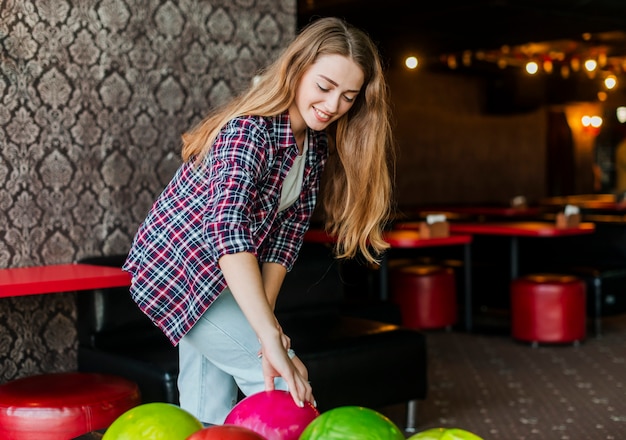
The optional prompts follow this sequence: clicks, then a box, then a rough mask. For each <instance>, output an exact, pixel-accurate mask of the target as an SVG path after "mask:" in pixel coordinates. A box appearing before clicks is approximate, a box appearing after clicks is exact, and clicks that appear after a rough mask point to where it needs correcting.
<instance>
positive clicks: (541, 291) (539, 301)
mask: <svg viewBox="0 0 626 440" xmlns="http://www.w3.org/2000/svg"><path fill="white" fill-rule="evenodd" d="M586 317H587V313H586V285H585V282H584V281H582V280H581V279H579V278H577V277H575V276H572V275H561V274H531V275H527V276H524V277H521V278H518V279H516V280H513V281H512V282H511V332H512V336H513V338H515V339H518V340H521V341H527V342H533V343H538V342H548V343H561V342H578V341H582V340H583V339H585V336H586V330H587V323H586Z"/></svg>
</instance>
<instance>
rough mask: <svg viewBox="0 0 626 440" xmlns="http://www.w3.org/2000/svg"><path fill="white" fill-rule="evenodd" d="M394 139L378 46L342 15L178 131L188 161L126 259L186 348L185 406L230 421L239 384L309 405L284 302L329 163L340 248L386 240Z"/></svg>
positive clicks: (366, 250)
mask: <svg viewBox="0 0 626 440" xmlns="http://www.w3.org/2000/svg"><path fill="white" fill-rule="evenodd" d="M390 141H391V135H390V123H389V110H388V96H387V86H386V83H385V80H384V77H383V71H382V67H381V62H380V58H379V55H378V53H377V50H376V47H375V45H374V44H373V43H372V41H371V40H370V39H369V38H368V36H367V35H366V34H365V33H363V32H362V31H360V30H358V29H356V28H354V27H352V26H350V25H348V24H347V23H345V22H343V21H341V20H339V19H336V18H324V19H319V20H317V21H315V22H313V23H311V24H309V25H308V26H307V27H306V28H305V29H303V30H302V31H301V32H300V33H299V35H298V36H297V37H296V38H295V40H294V41H293V42H292V44H291V45H289V47H287V48H286V50H285V51H284V52H283V54H282V55H281V56H280V58H278V60H277V61H276V62H275V63H274V64H272V65H271V66H270V67H269V68H268V69H267V70H266V71H265V72H264V73H263V74H262V75H261V76H260V79H259V81H257V82H256V83H255V84H254V85H252V86H251V87H250V89H249V90H247V91H246V92H245V93H243V94H242V95H240V96H238V97H236V98H235V99H234V100H232V101H231V102H230V103H229V104H228V105H226V106H224V107H223V108H221V109H218V110H217V111H215V112H214V113H212V114H211V115H209V116H208V117H207V118H206V119H205V120H203V121H202V122H201V123H200V124H198V125H197V126H196V127H195V128H194V129H193V130H191V131H190V132H189V133H186V134H185V135H183V150H182V157H183V164H182V166H181V167H180V169H179V170H178V171H177V173H176V175H175V176H174V177H173V179H172V181H171V182H170V183H169V184H168V185H167V187H166V188H165V189H164V191H163V193H162V194H161V195H160V196H159V197H158V199H157V200H156V202H155V204H154V205H153V207H152V209H151V211H150V213H149V214H148V216H147V218H146V219H145V221H144V222H143V224H142V225H141V226H140V228H139V231H138V232H137V235H136V237H135V239H134V241H133V246H132V248H131V250H130V253H129V256H128V259H127V261H126V264H125V266H124V268H125V269H126V270H128V271H129V272H130V273H131V274H132V277H133V283H132V287H131V294H132V296H133V299H134V300H135V301H136V302H137V304H138V305H139V307H140V308H141V310H143V311H144V313H146V314H147V315H148V316H149V317H150V318H151V319H152V321H153V322H154V323H155V324H156V325H157V326H158V327H159V328H161V329H162V330H163V332H164V333H165V334H166V335H167V337H168V338H169V339H170V340H171V342H172V343H173V344H178V345H179V350H180V376H179V380H178V386H179V391H180V402H181V407H183V408H185V409H186V410H188V411H190V412H191V413H192V414H194V415H195V416H196V417H198V418H199V419H200V420H201V421H202V422H204V423H211V424H220V423H223V421H224V418H225V417H226V415H227V414H228V412H229V411H230V410H231V408H232V406H233V405H234V404H235V403H236V398H237V387H239V388H240V389H241V391H242V392H243V393H244V394H246V395H249V394H252V393H255V392H259V391H262V390H264V389H266V390H271V389H275V388H277V389H288V390H289V391H290V393H291V395H292V396H293V399H294V400H295V402H296V403H297V404H299V405H303V402H304V401H309V402H313V403H314V397H313V392H312V389H311V386H310V384H309V382H308V381H307V370H306V368H305V366H304V365H303V364H302V362H301V361H300V360H299V359H298V357H297V356H295V353H294V352H293V350H291V346H290V340H289V337H288V335H285V334H284V333H283V331H282V329H281V327H280V324H279V323H278V322H277V319H276V317H275V315H274V305H275V302H276V298H277V296H278V293H279V290H280V286H281V284H282V281H283V279H284V277H285V275H286V273H287V271H289V270H290V269H291V267H292V266H293V264H294V262H295V260H296V256H297V254H298V251H299V250H300V247H301V245H302V242H303V237H304V233H305V232H306V230H307V228H308V227H309V222H310V218H311V214H312V213H313V209H314V207H315V204H316V198H317V195H318V191H319V188H320V178H321V174H322V170H323V168H324V166H325V164H326V162H328V164H327V167H326V177H325V181H327V182H328V184H327V185H325V187H324V191H323V199H324V200H323V208H324V212H325V221H326V224H327V230H328V232H329V233H330V234H333V235H335V236H336V237H337V248H336V253H337V256H338V257H340V258H350V257H354V256H355V255H356V254H357V253H359V254H362V255H364V256H365V257H366V258H367V259H368V260H370V261H375V260H376V258H377V256H378V254H379V253H380V252H382V251H383V250H384V249H385V248H386V247H387V245H386V243H385V242H384V241H383V239H382V229H383V227H384V223H385V221H386V219H387V215H388V211H389V206H390V197H391V194H390V193H391V182H390V180H391V179H390V173H389V165H390V156H391V155H390V151H391V149H390V143H391V142H390Z"/></svg>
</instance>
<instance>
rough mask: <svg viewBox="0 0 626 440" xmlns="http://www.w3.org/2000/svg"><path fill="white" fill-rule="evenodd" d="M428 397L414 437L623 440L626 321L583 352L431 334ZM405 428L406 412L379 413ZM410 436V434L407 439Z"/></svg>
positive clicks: (606, 326) (591, 340) (491, 335)
mask: <svg viewBox="0 0 626 440" xmlns="http://www.w3.org/2000/svg"><path fill="white" fill-rule="evenodd" d="M427 341H428V361H429V372H428V375H429V395H428V397H427V399H426V400H424V401H420V403H419V406H418V414H417V431H418V432H419V431H422V430H426V429H429V428H433V427H457V428H463V429H466V430H468V431H471V432H473V433H475V434H477V435H479V436H481V437H482V438H484V439H485V440H528V439H532V440H600V439H611V440H623V439H626V315H620V316H617V317H608V318H605V319H604V320H603V335H602V337H601V338H595V337H594V336H592V335H589V336H588V338H587V339H586V340H585V341H584V342H582V343H581V344H580V345H578V346H574V345H540V346H539V347H532V346H531V345H528V344H523V343H519V342H515V341H514V340H512V339H511V338H510V336H509V335H508V333H507V332H503V331H496V332H494V331H480V329H478V330H477V331H475V332H473V333H471V334H468V333H463V332H461V331H451V332H445V331H441V332H439V331H436V332H428V333H427ZM380 411H381V412H382V413H384V414H386V415H388V416H389V417H390V418H391V419H392V420H393V421H394V422H396V423H397V424H398V425H399V426H400V427H403V426H405V425H404V424H405V409H404V407H403V406H397V407H396V406H394V407H389V408H384V409H381V410H380ZM408 436H409V434H407V437H408Z"/></svg>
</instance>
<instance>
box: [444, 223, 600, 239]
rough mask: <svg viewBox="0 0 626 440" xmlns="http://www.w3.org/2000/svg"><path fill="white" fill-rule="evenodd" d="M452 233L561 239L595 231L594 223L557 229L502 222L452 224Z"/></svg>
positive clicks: (547, 226)
mask: <svg viewBox="0 0 626 440" xmlns="http://www.w3.org/2000/svg"><path fill="white" fill-rule="evenodd" d="M450 231H451V232H454V233H459V234H484V235H511V236H520V237H561V236H568V235H581V234H590V233H592V232H594V231H595V225H594V224H593V223H581V224H580V225H579V226H578V227H572V228H557V227H556V224H554V223H549V222H531V221H528V222H501V223H492V222H487V223H450Z"/></svg>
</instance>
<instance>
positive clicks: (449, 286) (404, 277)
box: [390, 265, 457, 329]
mask: <svg viewBox="0 0 626 440" xmlns="http://www.w3.org/2000/svg"><path fill="white" fill-rule="evenodd" d="M390 275H391V276H390V287H391V289H390V299H391V301H392V302H394V303H395V304H397V305H398V306H400V312H401V315H402V325H403V326H405V327H409V328H415V329H435V328H447V327H451V326H452V325H454V324H455V323H456V321H457V304H456V283H455V279H454V271H453V270H452V269H451V268H449V267H444V266H437V265H411V266H403V267H398V268H396V269H392V270H391V274H390Z"/></svg>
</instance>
